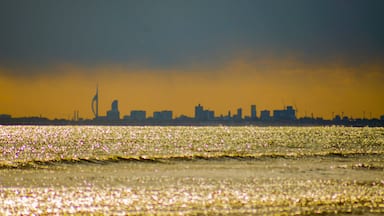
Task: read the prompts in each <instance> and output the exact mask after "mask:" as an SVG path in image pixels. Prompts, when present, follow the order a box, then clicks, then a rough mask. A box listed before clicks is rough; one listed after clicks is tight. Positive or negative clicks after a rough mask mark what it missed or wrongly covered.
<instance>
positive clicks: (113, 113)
mask: <svg viewBox="0 0 384 216" xmlns="http://www.w3.org/2000/svg"><path fill="white" fill-rule="evenodd" d="M118 103H119V102H118V101H117V100H114V101H113V102H112V104H111V110H108V111H107V120H110V121H116V120H119V119H120V112H119V108H118Z"/></svg>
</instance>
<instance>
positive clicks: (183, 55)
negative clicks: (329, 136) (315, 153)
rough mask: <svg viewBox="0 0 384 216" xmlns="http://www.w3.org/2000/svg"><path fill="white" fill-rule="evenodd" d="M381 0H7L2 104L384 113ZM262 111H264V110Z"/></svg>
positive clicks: (0, 14) (61, 114) (65, 109)
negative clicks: (288, 108) (95, 103)
mask: <svg viewBox="0 0 384 216" xmlns="http://www.w3.org/2000/svg"><path fill="white" fill-rule="evenodd" d="M382 11H384V1H382V0H368V1H363V0H322V1H318V0H290V1H285V0H265V1H262V0H193V1H192V0H190V1H187V0H161V1H158V0H111V1H105V0H66V1H58V0H34V1H30V0H1V1H0V113H6V114H11V115H12V116H15V117H20V116H40V115H42V116H46V117H49V118H71V117H72V115H73V111H74V110H79V114H80V117H83V118H92V117H93V115H92V111H91V100H92V98H93V96H94V94H95V88H96V85H97V84H98V86H99V102H100V104H99V112H100V115H105V112H106V111H107V110H108V109H110V106H111V103H112V101H113V100H114V99H117V100H119V110H120V113H121V115H122V116H123V115H129V113H130V110H147V112H148V116H151V115H152V112H153V111H159V110H173V111H174V116H179V115H181V114H186V115H189V116H193V112H194V106H195V105H196V104H198V103H200V104H202V105H203V106H204V107H205V108H208V109H213V110H215V111H216V113H215V114H216V115H220V114H224V115H225V114H227V112H228V111H229V110H230V111H232V113H234V112H235V111H236V109H237V108H239V107H242V108H243V113H244V114H245V115H249V112H250V105H251V104H256V106H257V109H258V111H260V110H264V109H269V110H274V109H282V108H283V107H284V106H286V105H293V106H294V107H296V109H297V110H298V116H299V117H302V116H311V115H313V116H315V117H318V116H322V117H325V118H330V117H331V116H332V115H336V114H340V115H341V114H342V113H343V114H344V115H345V116H352V117H355V118H361V117H363V114H364V113H365V115H366V117H369V116H370V115H371V116H372V117H379V116H380V115H384V85H383V84H382V83H384V28H383V27H382V21H383V20H384V13H382ZM258 115H259V114H258Z"/></svg>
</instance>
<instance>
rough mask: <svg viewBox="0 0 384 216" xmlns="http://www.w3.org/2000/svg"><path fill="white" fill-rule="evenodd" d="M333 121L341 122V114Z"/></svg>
mask: <svg viewBox="0 0 384 216" xmlns="http://www.w3.org/2000/svg"><path fill="white" fill-rule="evenodd" d="M333 121H335V122H339V121H341V117H340V115H336V116H335V117H334V118H333Z"/></svg>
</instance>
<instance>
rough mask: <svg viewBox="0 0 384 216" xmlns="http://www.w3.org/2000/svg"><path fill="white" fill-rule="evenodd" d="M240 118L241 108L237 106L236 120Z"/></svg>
mask: <svg viewBox="0 0 384 216" xmlns="http://www.w3.org/2000/svg"><path fill="white" fill-rule="evenodd" d="M242 119H243V109H241V108H239V109H237V114H236V120H242Z"/></svg>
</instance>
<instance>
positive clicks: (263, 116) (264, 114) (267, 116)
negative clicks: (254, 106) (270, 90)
mask: <svg viewBox="0 0 384 216" xmlns="http://www.w3.org/2000/svg"><path fill="white" fill-rule="evenodd" d="M260 120H261V121H269V120H271V112H270V111H269V110H262V111H261V112H260Z"/></svg>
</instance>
